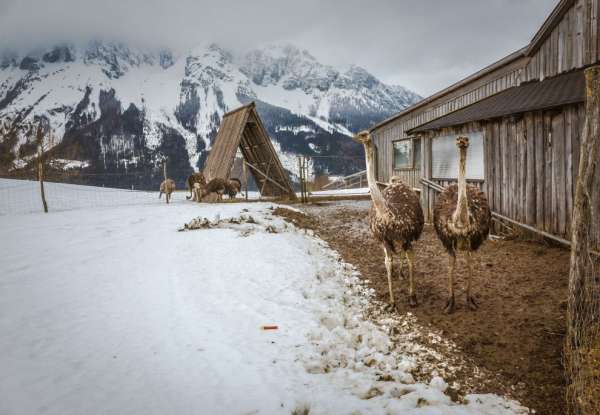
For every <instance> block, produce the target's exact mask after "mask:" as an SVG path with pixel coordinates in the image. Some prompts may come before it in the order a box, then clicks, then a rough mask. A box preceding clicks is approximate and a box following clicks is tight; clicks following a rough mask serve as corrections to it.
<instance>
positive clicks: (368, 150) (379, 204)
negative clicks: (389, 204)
mask: <svg viewBox="0 0 600 415" xmlns="http://www.w3.org/2000/svg"><path fill="white" fill-rule="evenodd" d="M365 156H366V161H367V182H368V184H369V190H370V192H371V199H372V200H373V205H374V206H375V210H377V213H379V214H381V213H382V212H383V195H382V194H381V190H379V186H377V178H376V177H375V148H374V146H373V145H372V144H365Z"/></svg>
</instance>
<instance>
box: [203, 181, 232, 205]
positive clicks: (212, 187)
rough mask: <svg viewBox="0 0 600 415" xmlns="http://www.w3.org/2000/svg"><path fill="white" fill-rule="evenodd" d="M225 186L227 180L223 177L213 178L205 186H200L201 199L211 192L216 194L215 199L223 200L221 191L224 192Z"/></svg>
mask: <svg viewBox="0 0 600 415" xmlns="http://www.w3.org/2000/svg"><path fill="white" fill-rule="evenodd" d="M226 186H227V182H226V181H225V179H220V178H218V177H217V178H214V179H212V180H211V181H210V182H208V184H207V185H206V186H205V187H202V188H201V195H200V196H201V199H203V198H204V197H206V196H207V195H209V194H211V193H216V194H217V201H219V202H220V201H221V200H223V193H225V189H226Z"/></svg>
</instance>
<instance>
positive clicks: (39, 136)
mask: <svg viewBox="0 0 600 415" xmlns="http://www.w3.org/2000/svg"><path fill="white" fill-rule="evenodd" d="M36 140H37V145H38V156H37V173H38V180H39V182H40V195H41V198H42V206H43V207H44V213H48V203H47V202H46V192H45V190H44V130H43V129H42V125H41V124H40V125H38V129H37V132H36Z"/></svg>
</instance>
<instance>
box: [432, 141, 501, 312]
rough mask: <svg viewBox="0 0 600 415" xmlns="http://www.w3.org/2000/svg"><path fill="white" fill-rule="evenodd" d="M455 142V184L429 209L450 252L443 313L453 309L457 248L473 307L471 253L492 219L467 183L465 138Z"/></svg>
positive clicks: (479, 193) (483, 200) (481, 195)
mask: <svg viewBox="0 0 600 415" xmlns="http://www.w3.org/2000/svg"><path fill="white" fill-rule="evenodd" d="M456 145H457V146H458V151H459V154H460V164H459V167H458V184H453V185H451V186H448V187H447V188H446V189H444V191H443V192H442V193H441V194H440V195H439V197H438V200H437V203H436V205H435V208H434V211H433V224H434V226H435V231H436V233H437V235H438V238H440V241H442V244H443V245H444V248H446V250H447V251H448V254H449V255H450V264H449V267H448V302H447V303H446V308H445V310H444V311H445V312H446V313H447V314H449V313H452V312H453V311H454V269H455V267H456V252H457V251H466V253H467V268H468V276H467V305H468V306H469V308H470V309H471V310H476V309H477V302H476V301H475V299H474V298H473V296H472V294H471V277H472V274H473V265H472V253H473V252H474V251H476V250H477V249H479V247H480V246H481V244H482V243H483V242H484V241H485V240H486V239H487V237H488V234H489V231H490V222H491V220H492V215H491V212H490V207H489V205H488V201H487V198H486V197H485V194H484V193H483V192H482V191H481V190H479V188H477V187H475V186H471V185H467V179H466V164H467V148H468V147H469V139H468V138H467V137H458V138H457V139H456Z"/></svg>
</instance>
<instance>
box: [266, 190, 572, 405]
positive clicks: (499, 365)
mask: <svg viewBox="0 0 600 415" xmlns="http://www.w3.org/2000/svg"><path fill="white" fill-rule="evenodd" d="M369 207H370V202H369V201H355V202H348V201H345V202H328V203H321V204H318V205H304V206H301V207H300V208H301V209H302V210H303V211H305V212H306V213H308V216H307V215H302V214H299V213H294V212H292V211H290V210H287V209H279V210H280V212H278V213H280V214H281V215H282V216H284V217H287V218H288V219H289V220H290V221H293V222H294V223H296V224H297V225H298V226H302V227H307V228H311V229H314V230H315V231H316V233H317V234H318V235H319V236H320V237H321V238H322V239H324V240H325V241H327V242H328V243H329V244H330V246H331V247H332V248H333V249H335V250H337V251H338V252H339V253H340V254H341V256H342V257H343V259H344V260H345V261H346V262H348V263H351V264H353V265H354V266H356V268H357V269H358V270H359V271H360V272H361V274H362V277H363V278H364V279H367V280H369V281H370V284H371V286H372V287H373V288H374V289H375V290H376V293H377V297H378V298H379V299H381V300H382V301H387V300H388V298H389V296H388V288H387V278H386V274H385V266H384V261H383V259H384V256H383V251H382V249H381V246H380V245H379V244H378V243H377V242H376V241H375V240H374V239H373V237H372V236H371V234H370V231H369V229H368V217H367V215H368V209H369ZM447 264H448V255H447V254H446V252H445V251H444V250H443V248H442V245H441V243H440V242H439V241H438V239H437V237H436V235H435V231H434V229H433V227H432V226H431V225H426V226H425V230H424V232H423V235H422V236H421V239H420V240H419V242H418V243H417V244H416V246H415V281H416V291H417V297H418V300H419V305H418V306H417V307H415V308H412V307H410V306H409V305H408V302H407V289H406V288H405V286H404V285H405V284H404V282H403V280H402V279H401V278H400V276H399V275H398V278H397V279H395V280H394V288H395V293H394V294H395V298H396V302H397V303H398V305H397V308H398V312H399V313H404V312H407V311H410V312H412V313H414V314H415V315H416V316H417V318H418V319H419V322H420V323H421V324H422V325H424V326H430V327H431V328H432V329H436V330H439V331H441V332H442V333H443V334H444V335H445V336H446V337H447V338H449V339H451V340H453V341H454V342H455V343H456V344H457V345H458V346H459V348H460V349H461V350H462V352H463V353H464V354H465V356H466V357H467V358H468V359H469V360H470V361H472V362H473V363H474V364H475V365H477V366H478V367H480V368H482V369H483V370H485V371H486V372H488V373H490V374H494V375H493V376H491V377H493V379H489V381H488V382H485V383H482V384H481V385H480V387H479V388H477V389H478V390H476V391H474V392H480V393H486V392H493V393H499V394H505V395H506V394H509V395H510V396H512V397H514V398H515V399H518V400H519V401H520V402H521V403H523V404H524V405H526V406H528V407H529V408H532V409H535V411H536V413H538V414H550V415H556V414H563V413H565V409H564V408H565V406H564V391H565V382H564V377H563V368H562V347H563V339H564V332H565V329H564V327H565V320H564V319H565V311H566V298H567V279H568V265H569V255H568V252H567V251H566V250H564V249H561V248H557V247H550V246H544V245H542V244H540V243H535V242H525V241H516V240H497V241H492V240H489V241H487V242H486V243H485V244H484V245H483V247H482V248H481V249H480V250H479V251H478V253H477V254H476V255H475V266H474V278H473V292H474V293H475V295H476V297H477V299H478V300H479V303H480V306H479V310H477V311H470V310H469V309H468V308H467V307H466V298H465V294H464V282H465V280H464V278H463V276H464V275H466V264H465V261H464V258H462V257H459V260H458V263H457V278H456V289H455V291H456V295H457V298H456V300H457V310H456V311H455V312H454V314H451V315H445V314H444V313H443V308H444V305H445V302H446V297H447V288H446V287H447V285H446V282H447V273H446V272H447ZM396 268H397V266H396Z"/></svg>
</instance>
